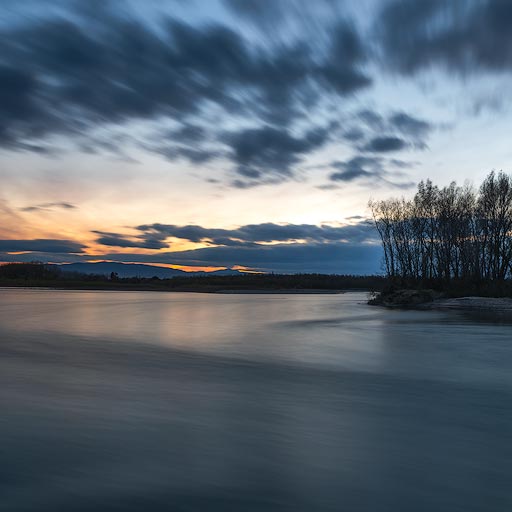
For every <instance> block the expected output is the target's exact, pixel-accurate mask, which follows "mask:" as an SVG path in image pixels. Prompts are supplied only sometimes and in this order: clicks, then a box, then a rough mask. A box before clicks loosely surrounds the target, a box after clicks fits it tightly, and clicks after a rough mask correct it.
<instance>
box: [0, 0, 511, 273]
mask: <svg viewBox="0 0 512 512" xmlns="http://www.w3.org/2000/svg"><path fill="white" fill-rule="evenodd" d="M511 26H512V2H509V1H507V0H446V1H443V0H421V1H418V0H408V1H407V0H315V1H314V2H312V1H309V0H186V1H185V0H181V1H180V0H167V1H163V0H162V1H157V0H145V1H144V2H139V1H136V0H102V1H100V0H90V1H87V2H84V1H75V0H2V2H1V3H0V45H1V50H0V262H9V261H43V262H51V263H70V262H88V261H90V262H94V261H115V262H127V263H128V262H137V263H147V264H153V265H163V266H171V267H175V268H182V269H185V270H214V269H219V268H238V269H248V270H256V271H273V272H287V273H288V272H325V273H338V274H369V273H379V272H381V271H382V266H381V251H380V247H379V243H378V240H377V235H376V232H375V230H374V228H373V225H372V222H371V220H370V218H369V217H370V212H369V210H368V201H369V200H370V199H381V198H386V197H389V196H402V195H403V196H406V197H408V196H411V195H412V194H414V189H415V186H416V184H417V183H418V182H419V181H421V180H425V179H429V178H430V179H432V180H433V181H434V182H436V183H437V184H439V185H441V186H443V185H447V184H449V183H450V182H451V181H453V180H455V181H457V182H458V183H460V184H462V183H464V182H465V181H469V182H470V183H474V184H475V185H476V186H477V185H478V184H479V183H480V182H481V180H482V179H483V178H484V177H485V176H486V175H487V174H488V173H489V172H490V171H491V170H504V171H505V172H507V171H509V170H510V169H511V168H512V146H511V145H510V141H509V128H510V126H511V122H512V111H511V100H512V88H511V87H510V85H511V76H512V75H511V74H512V31H511V30H510V27H511Z"/></svg>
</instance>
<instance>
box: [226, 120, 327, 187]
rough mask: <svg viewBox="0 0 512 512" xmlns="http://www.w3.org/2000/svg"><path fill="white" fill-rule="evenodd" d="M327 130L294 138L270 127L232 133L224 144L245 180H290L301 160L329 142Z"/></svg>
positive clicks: (312, 131) (315, 131)
mask: <svg viewBox="0 0 512 512" xmlns="http://www.w3.org/2000/svg"><path fill="white" fill-rule="evenodd" d="M327 137H328V133H327V131H326V130H320V129H318V130H311V131H308V132H307V133H306V134H305V135H304V136H302V137H294V136H293V135H291V134H290V133H288V132H287V131H285V130H282V129H281V130H278V129H275V128H272V127H270V126H266V127H264V128H259V129H250V130H243V131H239V132H235V133H229V134H227V135H226V136H225V138H224V140H225V142H226V144H228V145H229V146H230V148H231V151H232V157H231V158H232V160H233V161H234V162H235V163H236V165H237V167H236V170H237V172H238V173H239V174H240V175H241V176H243V177H244V178H249V179H259V178H261V177H262V175H265V174H270V175H280V176H288V175H290V173H291V167H292V166H293V165H294V164H297V163H299V162H300V160H301V156H303V155H304V154H308V153H310V152H311V151H314V150H315V149H317V148H319V147H321V146H322V145H323V144H324V143H325V142H326V140H327Z"/></svg>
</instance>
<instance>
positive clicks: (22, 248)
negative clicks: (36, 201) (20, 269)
mask: <svg viewBox="0 0 512 512" xmlns="http://www.w3.org/2000/svg"><path fill="white" fill-rule="evenodd" d="M83 249H85V246H84V245H82V244H80V243H78V242H74V241H72V240H54V239H41V238H40V239H36V240H0V251H2V252H42V253H62V254H66V253H80V252H83Z"/></svg>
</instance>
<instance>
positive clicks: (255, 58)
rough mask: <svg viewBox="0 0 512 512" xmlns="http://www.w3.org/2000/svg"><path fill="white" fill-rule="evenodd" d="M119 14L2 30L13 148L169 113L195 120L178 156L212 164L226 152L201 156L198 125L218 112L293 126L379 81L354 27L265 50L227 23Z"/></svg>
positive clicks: (5, 112) (5, 125) (1, 113)
mask: <svg viewBox="0 0 512 512" xmlns="http://www.w3.org/2000/svg"><path fill="white" fill-rule="evenodd" d="M98 5H99V4H98ZM113 12H114V10H105V12H104V13H102V12H100V13H99V14H97V16H96V18H95V19H94V23H92V21H91V18H88V17H80V15H79V14H78V13H77V12H69V13H68V15H67V16H60V17H56V16H55V17H51V18H41V19H39V20H37V19H36V20H35V21H33V18H30V17H27V18H26V19H25V22H24V23H17V24H14V25H12V26H11V25H9V24H6V25H3V26H0V27H1V28H0V32H1V33H0V36H1V37H2V41H3V48H2V59H1V66H0V84H1V85H0V87H1V91H2V94H1V96H0V121H1V129H0V144H1V145H3V146H4V147H10V148H17V149H25V150H26V149H30V147H36V146H35V145H34V146H30V145H27V142H30V141H36V140H43V139H46V140H49V139H50V138H51V136H53V135H65V136H73V135H74V136H76V137H83V136H84V134H85V135H86V134H88V133H89V132H93V131H94V130H95V129H97V128H98V127H102V126H109V125H122V124H124V123H127V122H129V121H136V120H153V121H154V120H162V119H165V118H168V119H173V120H174V121H177V122H183V123H184V127H183V129H182V131H181V132H180V131H179V130H177V131H176V132H175V133H174V136H175V141H176V142H178V143H179V144H181V145H183V146H184V147H181V148H178V149H174V153H176V154H178V155H179V156H181V157H184V158H189V159H190V160H191V161H194V162H198V161H205V160H207V159H208V158H213V157H214V156H216V155H213V154H211V153H210V154H202V155H201V154H200V153H201V149H202V148H198V147H197V141H198V140H199V139H200V138H201V137H203V136H204V132H203V130H202V129H196V130H195V131H194V129H193V128H191V125H190V120H191V119H206V118H207V116H208V112H209V110H210V109H211V107H212V106H215V107H216V108H218V109H220V110H221V111H222V112H223V114H224V116H235V117H246V116H249V115H250V116H251V117H252V119H254V120H259V121H261V122H271V123H272V124H274V125H276V126H280V127H282V126H287V125H289V124H290V123H291V122H292V121H294V120H295V119H296V118H297V117H298V116H303V115H304V114H305V112H308V113H309V109H310V108H313V107H314V106H315V104H316V103H317V102H318V101H319V98H321V97H322V96H323V95H325V94H327V93H332V94H334V95H347V94H351V93H353V92H355V91H357V90H359V89H361V88H363V87H366V86H367V85H369V83H370V79H369V78H368V77H367V76H366V75H365V74H364V72H363V71H362V69H361V66H362V65H363V64H364V62H365V58H366V56H365V52H364V49H363V44H362V42H361V39H360V37H359V35H358V34H357V32H356V31H355V30H354V29H353V28H351V27H350V26H349V25H348V24H339V25H336V26H335V27H333V28H332V29H331V30H330V31H329V33H328V34H329V35H328V37H327V41H326V43H325V48H321V49H318V48H316V47H313V46H312V45H311V44H310V42H309V41H307V40H304V41H293V42H290V44H288V45H287V44H280V45H273V46H272V44H271V43H270V42H268V41H263V40H262V41H260V42H259V43H258V44H254V42H253V41H251V42H249V41H248V39H246V38H245V37H244V36H242V35H241V34H240V33H238V32H236V31H234V30H232V29H230V28H228V27H226V26H224V25H221V24H209V25H203V26H191V25H188V24H186V23H184V22H181V21H177V20H175V19H171V18H170V17H165V16H162V18H161V20H160V23H159V26H158V27H156V26H150V25H147V24H143V23H142V22H141V21H137V20H135V19H131V18H130V16H129V15H127V14H126V12H123V14H124V16H123V17H120V16H119V17H115V15H114V14H113ZM262 129H264V128H262ZM157 148H158V146H157ZM187 150H188V151H187ZM171 153H172V151H170V153H169V154H171ZM285 166H286V164H285Z"/></svg>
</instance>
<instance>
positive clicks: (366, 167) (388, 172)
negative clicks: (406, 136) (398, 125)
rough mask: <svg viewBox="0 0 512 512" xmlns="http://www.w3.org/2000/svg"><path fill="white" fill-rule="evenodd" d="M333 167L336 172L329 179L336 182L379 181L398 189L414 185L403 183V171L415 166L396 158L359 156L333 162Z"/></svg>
mask: <svg viewBox="0 0 512 512" xmlns="http://www.w3.org/2000/svg"><path fill="white" fill-rule="evenodd" d="M331 167H333V168H335V169H336V172H334V173H332V174H331V175H330V177H329V178H330V179H331V181H335V182H352V181H356V180H373V182H375V181H376V180H377V181H380V182H383V183H385V184H387V185H390V186H393V187H398V188H409V187H411V186H413V185H414V183H412V182H410V181H405V182H404V181H403V172H402V171H401V169H404V168H407V167H414V164H413V163H409V162H404V161H403V160H397V159H395V158H391V159H386V158H383V157H377V156H367V155H358V156H355V157H353V158H350V159H349V160H345V161H336V162H332V163H331Z"/></svg>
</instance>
